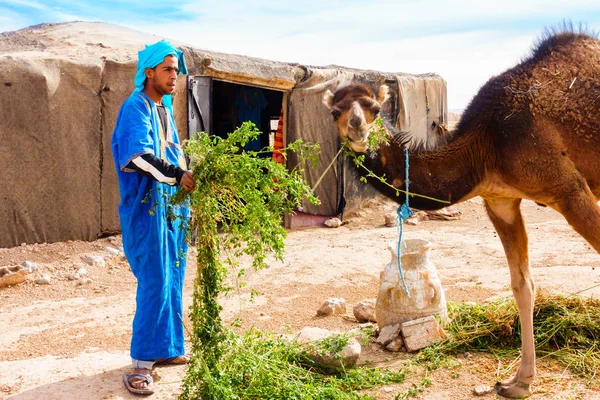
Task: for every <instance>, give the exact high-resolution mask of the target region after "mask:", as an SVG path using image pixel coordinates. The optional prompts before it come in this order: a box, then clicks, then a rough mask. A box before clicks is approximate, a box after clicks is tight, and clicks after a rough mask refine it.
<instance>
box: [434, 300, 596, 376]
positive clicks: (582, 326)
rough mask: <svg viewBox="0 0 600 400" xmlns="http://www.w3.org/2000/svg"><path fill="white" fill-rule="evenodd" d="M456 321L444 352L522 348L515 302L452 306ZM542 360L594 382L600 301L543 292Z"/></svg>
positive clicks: (537, 313)
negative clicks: (549, 361)
mask: <svg viewBox="0 0 600 400" xmlns="http://www.w3.org/2000/svg"><path fill="white" fill-rule="evenodd" d="M449 314H450V317H451V318H452V321H451V322H450V323H449V324H448V325H447V326H446V330H447V331H448V333H450V337H449V339H448V340H446V341H445V342H444V343H443V344H442V345H441V346H440V349H441V350H442V351H444V352H456V351H467V350H469V351H473V350H480V351H488V352H493V353H496V354H503V355H510V354H513V353H515V352H517V351H518V350H519V349H520V347H521V325H520V323H519V318H518V316H519V313H518V310H517V306H516V304H515V302H514V300H512V299H501V300H497V301H494V302H489V303H484V304H481V305H471V304H466V303H461V304H457V303H450V304H449ZM534 335H535V342H536V352H537V354H538V356H541V357H546V356H551V357H553V358H555V359H557V360H558V361H559V362H561V363H562V364H564V365H565V366H567V367H568V368H569V369H570V370H572V371H573V372H575V373H576V374H578V375H580V376H582V377H585V378H588V379H590V380H592V379H595V378H596V374H597V372H598V371H599V370H600V300H598V299H592V298H581V297H574V296H570V297H565V296H558V295H549V294H546V293H544V292H542V291H538V294H537V296H536V302H535V308H534Z"/></svg>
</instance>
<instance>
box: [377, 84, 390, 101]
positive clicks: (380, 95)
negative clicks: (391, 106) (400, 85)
mask: <svg viewBox="0 0 600 400" xmlns="http://www.w3.org/2000/svg"><path fill="white" fill-rule="evenodd" d="M389 98H390V89H389V87H388V85H381V86H379V90H378V91H377V102H379V104H383V103H385V102H386V101H387V100H388V99H389Z"/></svg>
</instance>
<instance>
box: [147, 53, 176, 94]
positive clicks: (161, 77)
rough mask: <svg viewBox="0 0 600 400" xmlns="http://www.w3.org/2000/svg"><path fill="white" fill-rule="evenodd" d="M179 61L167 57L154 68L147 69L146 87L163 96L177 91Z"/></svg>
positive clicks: (172, 57)
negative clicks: (148, 86)
mask: <svg viewBox="0 0 600 400" xmlns="http://www.w3.org/2000/svg"><path fill="white" fill-rule="evenodd" d="M178 71H179V68H178V60H177V57H175V56H166V57H165V59H164V61H163V62H162V63H160V64H159V65H157V66H156V67H154V68H146V85H151V86H152V89H154V90H155V91H156V92H158V93H159V94H161V95H165V94H171V93H173V91H175V83H176V82H177V72H178Z"/></svg>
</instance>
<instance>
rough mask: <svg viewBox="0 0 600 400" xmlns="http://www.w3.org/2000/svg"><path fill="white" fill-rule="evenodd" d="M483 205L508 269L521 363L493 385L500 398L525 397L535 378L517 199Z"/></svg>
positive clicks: (531, 298) (531, 290)
mask: <svg viewBox="0 0 600 400" xmlns="http://www.w3.org/2000/svg"><path fill="white" fill-rule="evenodd" d="M485 206H486V209H487V212H488V215H489V217H490V219H491V220H492V223H493V224H494V227H495V228H496V231H497V232H498V236H500V240H501V241H502V245H503V246H504V252H505V253H506V259H507V261H508V267H509V268H510V280H511V282H510V283H511V288H512V291H513V295H514V296H515V300H516V302H517V307H518V308H519V318H520V320H521V364H520V365H519V369H518V370H517V373H516V374H515V376H514V377H513V378H512V379H510V380H508V381H505V382H498V383H496V386H495V389H496V392H497V393H498V394H499V395H501V396H503V397H508V398H522V397H528V396H530V395H531V388H530V385H531V382H532V381H533V379H534V377H535V343H534V340H533V305H534V302H535V285H534V283H533V278H532V277H531V272H530V269H529V249H528V243H527V232H526V231H525V224H524V222H523V216H522V215H521V208H520V206H521V199H486V200H485Z"/></svg>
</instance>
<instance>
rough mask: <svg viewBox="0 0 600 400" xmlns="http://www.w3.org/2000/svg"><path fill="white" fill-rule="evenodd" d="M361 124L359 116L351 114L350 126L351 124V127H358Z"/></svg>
mask: <svg viewBox="0 0 600 400" xmlns="http://www.w3.org/2000/svg"><path fill="white" fill-rule="evenodd" d="M361 125H362V120H361V118H360V117H358V116H353V117H352V118H350V126H352V127H353V128H358V127H360V126H361Z"/></svg>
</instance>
